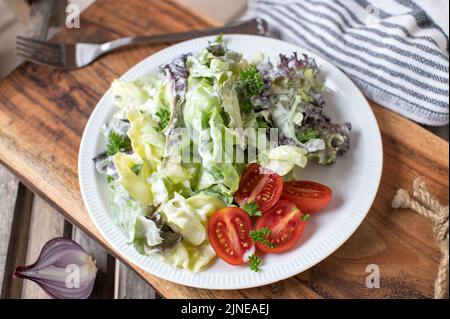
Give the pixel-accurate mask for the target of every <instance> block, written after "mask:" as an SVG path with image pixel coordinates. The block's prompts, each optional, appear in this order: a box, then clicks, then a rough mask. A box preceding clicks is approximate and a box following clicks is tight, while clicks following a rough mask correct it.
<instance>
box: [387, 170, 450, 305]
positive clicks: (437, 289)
mask: <svg viewBox="0 0 450 319" xmlns="http://www.w3.org/2000/svg"><path fill="white" fill-rule="evenodd" d="M413 190H414V191H413V196H414V197H415V198H412V197H411V196H410V195H409V193H408V192H407V191H406V190H404V189H399V190H398V191H397V194H396V195H395V197H394V199H393V200H392V207H393V208H408V209H412V210H414V211H416V212H417V213H419V214H420V215H422V216H424V217H425V218H427V219H429V220H431V221H432V222H433V224H434V229H433V232H434V238H435V241H436V244H437V245H438V247H439V250H440V252H441V261H440V264H439V270H438V275H437V278H436V281H435V283H434V298H435V299H444V298H446V296H448V266H449V264H448V262H449V249H448V243H449V240H448V239H449V237H448V226H449V222H448V211H449V209H448V206H442V205H441V203H439V201H438V200H437V199H436V198H435V197H433V196H432V195H431V194H430V193H429V192H428V190H427V187H426V184H425V182H424V181H423V180H422V179H420V178H417V179H416V180H415V181H414V183H413Z"/></svg>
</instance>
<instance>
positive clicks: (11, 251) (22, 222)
mask: <svg viewBox="0 0 450 319" xmlns="http://www.w3.org/2000/svg"><path fill="white" fill-rule="evenodd" d="M32 203H33V194H32V193H31V192H30V191H29V190H28V189H27V188H26V187H25V186H24V185H23V184H21V183H19V187H18V189H17V197H16V203H15V206H14V214H13V220H12V224H11V235H10V237H9V242H8V252H7V255H6V263H5V271H4V274H3V284H2V287H1V296H0V298H1V299H6V298H14V299H17V298H21V296H22V284H23V281H22V280H15V279H14V278H13V273H14V269H15V268H16V267H17V266H19V265H25V263H26V255H27V244H28V229H29V227H30V216H31V207H32Z"/></svg>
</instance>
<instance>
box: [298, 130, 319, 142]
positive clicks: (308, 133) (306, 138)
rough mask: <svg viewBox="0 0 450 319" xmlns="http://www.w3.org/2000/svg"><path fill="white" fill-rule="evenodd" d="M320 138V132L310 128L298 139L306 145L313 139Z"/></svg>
mask: <svg viewBox="0 0 450 319" xmlns="http://www.w3.org/2000/svg"><path fill="white" fill-rule="evenodd" d="M317 136H319V132H318V131H317V130H316V129H314V128H309V129H307V130H306V131H304V132H303V133H301V134H300V135H299V136H298V139H299V140H300V142H302V143H306V142H308V141H309V140H312V139H313V138H316V137H317Z"/></svg>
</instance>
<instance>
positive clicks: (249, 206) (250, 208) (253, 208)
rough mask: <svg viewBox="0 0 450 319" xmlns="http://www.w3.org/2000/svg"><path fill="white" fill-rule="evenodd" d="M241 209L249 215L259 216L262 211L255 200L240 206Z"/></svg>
mask: <svg viewBox="0 0 450 319" xmlns="http://www.w3.org/2000/svg"><path fill="white" fill-rule="evenodd" d="M241 208H242V209H243V210H245V211H246V212H247V214H248V215H249V216H251V217H252V216H261V215H262V212H261V210H260V209H259V206H258V204H257V203H256V202H250V203H246V204H244V205H242V207H241Z"/></svg>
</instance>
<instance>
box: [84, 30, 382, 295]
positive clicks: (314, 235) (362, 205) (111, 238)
mask: <svg viewBox="0 0 450 319" xmlns="http://www.w3.org/2000/svg"><path fill="white" fill-rule="evenodd" d="M213 38H214V37H204V38H199V39H195V40H190V41H186V42H183V43H179V44H176V45H173V46H171V47H169V48H166V49H164V50H162V51H160V52H158V53H155V54H153V55H152V56H149V57H148V58H146V59H144V60H143V61H141V62H140V63H138V64H137V65H135V66H134V67H132V68H131V69H130V70H129V71H127V72H126V73H125V74H124V75H123V76H122V77H121V79H123V80H134V79H136V78H138V77H140V76H142V75H144V74H147V73H149V72H154V71H155V70H157V69H158V67H159V66H160V65H161V64H163V63H166V62H168V61H170V60H171V59H173V58H175V57H177V56H179V55H180V54H183V53H186V52H193V53H196V52H198V51H199V50H200V49H201V48H204V47H205V46H206V45H207V43H208V40H212V39H213ZM226 41H227V43H228V46H229V47H230V48H231V49H233V50H236V51H240V52H242V53H243V54H244V57H246V58H248V59H251V58H252V57H254V56H255V54H257V53H258V52H263V53H264V54H265V55H266V56H268V57H270V58H271V60H272V61H277V58H278V54H279V53H285V54H290V53H292V52H293V51H297V52H299V53H307V54H309V55H310V56H312V57H314V58H316V61H317V64H318V66H319V68H320V70H321V72H322V74H324V75H325V77H326V83H325V85H326V88H327V93H326V101H327V110H326V111H327V113H328V114H329V115H331V117H332V119H333V121H336V122H344V121H348V122H351V123H352V126H353V129H352V132H351V148H350V151H349V152H347V153H346V154H345V155H344V156H342V157H340V158H338V159H337V163H336V164H334V165H332V166H325V167H324V166H320V167H319V166H318V165H310V164H308V166H307V168H306V169H305V171H304V178H305V179H311V180H314V181H318V182H321V183H324V184H327V185H329V186H330V187H331V188H332V189H333V190H334V198H333V201H332V202H331V204H330V206H329V207H328V208H327V209H326V210H325V211H322V212H320V213H317V214H314V216H313V217H312V219H311V221H310V222H309V224H308V226H307V228H306V230H305V233H304V235H303V237H302V239H301V243H299V245H298V246H297V247H296V248H295V249H292V250H290V251H288V252H286V253H283V254H278V255H275V254H273V255H267V256H265V258H264V265H263V267H262V271H261V272H259V273H255V272H253V271H251V270H249V269H248V267H246V266H241V267H232V266H229V265H227V264H225V263H224V262H222V261H221V260H217V261H216V262H215V263H214V264H213V265H212V266H211V267H209V268H207V269H206V270H204V271H202V272H199V273H195V274H193V273H190V272H189V271H187V270H184V269H178V268H174V267H172V266H170V265H168V264H166V263H164V262H162V261H160V260H158V259H156V258H153V257H146V256H142V255H140V254H139V253H137V252H136V251H135V250H134V248H133V247H132V246H130V245H128V244H127V242H126V239H127V238H126V236H125V233H124V232H123V231H122V230H121V229H120V228H119V227H118V226H116V225H115V224H114V223H113V221H112V220H111V217H110V214H109V208H108V202H109V195H108V190H107V185H106V182H105V178H104V177H103V176H99V175H98V174H97V173H96V171H95V167H94V163H93V161H92V158H93V157H94V156H95V155H96V154H98V153H99V152H100V151H102V150H104V148H105V143H104V141H103V137H102V136H101V135H100V134H99V129H100V127H101V126H102V125H103V123H105V121H107V120H108V119H109V118H110V116H111V115H112V114H113V112H114V107H113V99H112V96H111V92H110V90H108V91H107V92H106V93H105V95H104V96H103V97H102V99H101V100H100V101H99V102H98V104H97V106H96V108H95V110H94V111H93V113H92V114H91V117H90V118H89V121H88V123H87V125H86V128H85V130H84V134H83V139H82V141H81V146H80V153H79V162H78V165H79V178H80V188H81V193H82V196H83V200H84V203H85V205H86V207H87V210H88V212H89V214H90V215H91V217H92V219H93V220H94V223H95V225H96V226H97V228H98V229H99V230H100V232H101V233H102V235H103V236H104V237H105V238H106V239H107V240H108V242H109V243H110V244H111V246H112V247H114V248H115V249H116V250H117V251H118V252H119V253H120V254H121V255H122V256H123V257H124V258H126V259H128V260H129V261H131V262H132V263H134V264H136V265H137V266H138V267H140V268H142V269H144V270H145V271H148V272H149V273H151V274H153V275H155V276H158V277H160V278H163V279H166V280H169V281H172V282H176V283H179V284H183V285H187V286H192V287H199V288H207V289H241V288H250V287H256V286H261V285H265V284H269V283H273V282H276V281H279V280H282V279H285V278H288V277H291V276H294V275H296V274H298V273H300V272H302V271H304V270H306V269H308V268H310V267H312V266H314V265H315V264H317V263H318V262H320V261H321V260H323V259H325V258H326V257H328V256H329V255H330V254H332V253H333V252H334V251H335V250H336V249H337V248H338V247H340V246H341V245H342V244H343V243H344V242H345V241H346V240H347V239H348V238H349V237H350V236H351V235H352V234H353V232H354V231H355V230H356V229H357V227H358V226H359V225H360V223H361V222H362V221H363V219H364V217H365V216H366V214H367V212H368V211H369V209H370V206H371V205H372V202H373V200H374V198H375V195H376V193H377V189H378V185H379V182H380V177H381V169H382V162H383V150H382V144H381V136H380V131H379V129H378V125H377V122H376V119H375V117H374V115H373V113H372V110H371V109H370V106H369V104H368V103H367V101H366V99H365V98H364V96H363V95H362V94H361V92H360V91H359V89H358V88H357V87H356V86H355V85H354V84H353V83H352V82H351V81H350V80H349V79H348V78H347V76H345V75H344V74H343V73H342V72H341V71H340V70H338V69H337V68H336V67H335V66H333V65H332V64H331V63H330V62H328V61H327V60H325V59H323V58H321V57H319V56H317V55H316V54H313V53H311V52H308V51H307V50H304V49H302V48H300V47H298V46H295V45H292V44H289V43H286V42H283V41H279V40H275V39H270V38H264V37H259V36H248V35H232V36H230V35H227V36H226Z"/></svg>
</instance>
